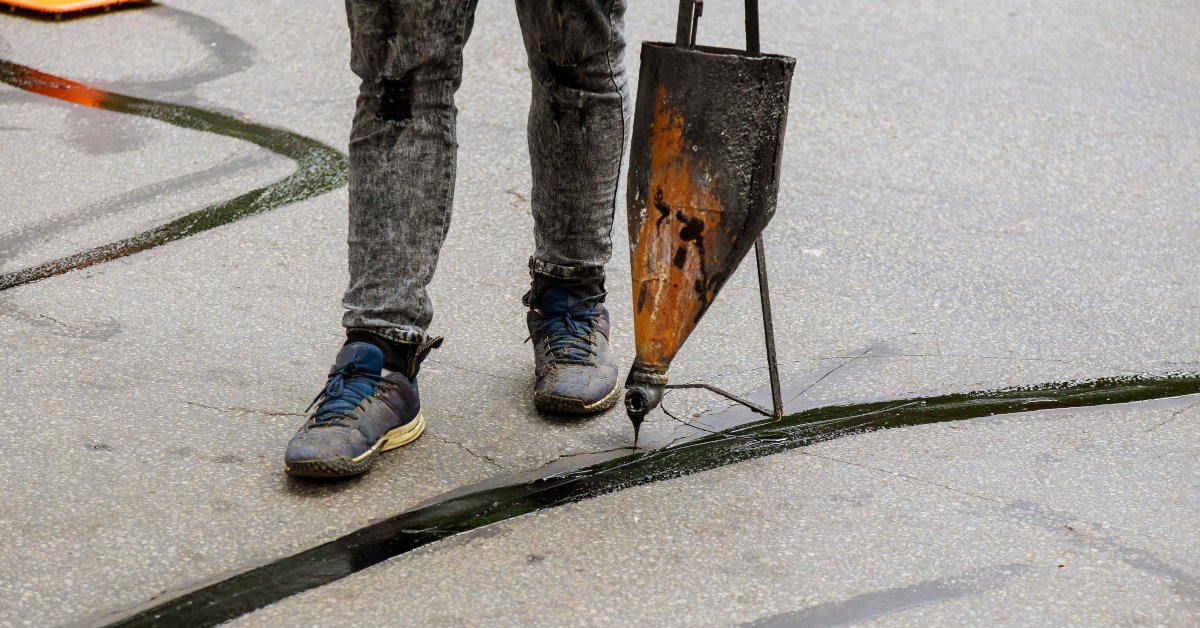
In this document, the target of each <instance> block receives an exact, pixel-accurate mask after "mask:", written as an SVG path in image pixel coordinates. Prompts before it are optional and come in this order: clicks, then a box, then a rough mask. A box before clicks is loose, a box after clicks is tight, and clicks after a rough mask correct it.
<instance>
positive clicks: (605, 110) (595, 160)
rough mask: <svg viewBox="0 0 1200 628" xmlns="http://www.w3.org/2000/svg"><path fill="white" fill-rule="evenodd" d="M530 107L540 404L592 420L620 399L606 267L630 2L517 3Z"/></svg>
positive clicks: (532, 318)
mask: <svg viewBox="0 0 1200 628" xmlns="http://www.w3.org/2000/svg"><path fill="white" fill-rule="evenodd" d="M517 14H518V16H519V18H520V21H521V30H522V33H523V35H524V40H525V49H526V51H527V53H528V55H529V69H530V74H531V76H532V79H533V81H532V82H533V97H532V99H531V102H530V107H529V128H528V133H529V158H530V164H531V167H532V175H533V193H532V195H531V204H532V206H533V217H534V222H535V241H536V250H535V251H534V254H533V256H532V257H530V260H529V268H530V272H531V274H532V275H533V287H532V288H531V290H530V293H529V294H528V295H526V300H525V302H526V305H528V306H529V307H530V309H531V311H530V313H529V316H528V321H527V322H528V325H529V332H530V335H531V337H532V339H533V341H534V357H535V364H536V366H535V374H536V382H535V385H534V402H535V405H536V406H537V407H538V408H539V409H541V410H543V411H548V412H568V413H591V412H598V411H601V410H605V409H607V408H609V407H611V406H612V405H613V403H615V401H616V399H617V392H618V387H617V369H616V366H615V365H614V364H613V363H612V360H611V357H610V356H609V348H608V337H609V319H608V312H607V310H605V308H604V305H603V301H604V296H605V292H604V265H605V264H606V263H607V262H608V260H609V258H610V257H611V253H612V228H613V211H614V210H615V207H616V194H617V181H618V177H619V176H620V172H621V160H622V157H623V153H624V148H625V140H626V133H627V126H628V125H627V117H628V116H627V110H626V107H627V97H626V91H627V87H626V79H625V68H624V51H625V41H624V32H623V31H624V14H625V2H624V0H577V1H574V2H560V1H556V0H517Z"/></svg>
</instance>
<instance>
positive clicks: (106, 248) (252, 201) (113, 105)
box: [0, 59, 347, 290]
mask: <svg viewBox="0 0 1200 628" xmlns="http://www.w3.org/2000/svg"><path fill="white" fill-rule="evenodd" d="M0 82H4V83H7V84H9V85H12V86H13V87H17V88H20V89H23V90H26V91H29V92H33V93H36V94H42V95H44V96H49V97H52V98H58V99H60V100H65V101H69V102H73V103H76V104H80V105H84V106H88V107H95V108H98V109H103V110H105V111H113V112H117V113H125V114H130V115H135V116H141V117H143V118H149V119H151V120H158V121H160V122H165V123H167V124H170V125H173V126H178V127H182V128H185V129H192V130H196V131H203V132H205V133H213V134H216V135H223V136H226V137H232V138H234V139H239V140H245V141H247V142H250V143H252V144H255V145H258V146H261V147H262V148H265V149H267V150H269V151H271V152H273V153H276V154H278V155H282V156H284V157H287V158H289V159H292V160H294V161H295V162H296V170H295V172H293V173H292V174H290V175H288V176H286V177H284V178H283V179H280V180H278V181H276V182H274V183H271V184H270V185H267V186H264V187H260V188H256V189H253V190H250V191H249V192H246V193H244V194H241V195H239V196H237V197H235V198H232V199H229V200H225V201H221V202H219V203H216V204H214V205H209V206H208V207H205V208H203V209H200V210H197V211H194V212H192V213H190V214H187V215H185V216H183V217H181V218H177V219H175V220H172V221H170V222H167V223H166V224H163V225H160V226H158V227H155V228H153V229H150V230H148V231H143V232H142V233H139V234H137V235H134V236H131V237H128V238H125V239H123V240H118V241H116V242H112V243H109V244H105V245H101V246H98V247H95V248H92V249H88V250H86V251H83V252H80V253H75V254H74V255H69V256H67V257H64V258H61V259H56V260H52V261H49V262H45V263H42V264H38V265H37V266H32V267H30V268H25V269H22V270H18V271H13V272H9V273H4V274H0V290H7V289H9V288H13V287H16V286H20V285H23V284H27V283H30V282H33V281H38V280H40V279H45V278H47V277H53V276H55V275H60V274H62V273H65V272H68V271H72V270H76V269H79V268H86V267H88V266H92V265H94V264H99V263H101V262H106V261H109V260H114V259H117V258H121V257H125V256H127V255H132V254H133V253H137V252H139V251H144V250H147V249H151V248H154V247H156V246H161V245H163V244H166V243H168V242H173V241H175V240H179V239H182V238H186V237H188V236H191V235H195V234H197V233H201V232H204V231H207V230H209V229H212V228H214V227H219V226H221V225H224V224H227V223H230V222H233V221H235V220H240V219H242V218H245V217H247V216H252V215H254V214H258V213H261V212H265V211H268V210H271V209H275V208H277V207H281V206H283V205H287V204H289V203H294V202H296V201H301V200H304V199H306V198H310V197H313V196H316V195H318V194H323V193H325V192H328V191H330V190H335V189H337V188H340V187H342V186H343V185H345V184H346V172H347V159H346V156H345V155H344V154H342V153H341V152H339V151H337V150H335V149H333V148H331V147H329V146H327V145H325V144H323V143H321V142H319V141H317V140H314V139H312V138H308V137H305V136H303V135H299V134H297V133H292V132H291V131H285V130H283V129H277V128H274V127H269V126H266V125H262V124H255V123H252V122H246V121H243V120H239V119H237V118H234V117H232V116H229V115H226V114H223V113H217V112H214V111H208V110H205V109H201V108H198V107H189V106H186V105H178V104H172V103H165V102H159V101H154V100H148V99H145V98H137V97H134V96H125V95H122V94H115V93H112V92H108V91H104V90H100V89H95V88H92V87H88V86H87V85H83V84H81V83H77V82H75V81H71V80H69V79H65V78H60V77H57V76H54V75H51V74H46V73H44V72H39V71H37V70H35V69H33V68H30V67H27V66H24V65H20V64H17V63H13V62H11V61H5V60H3V59H0Z"/></svg>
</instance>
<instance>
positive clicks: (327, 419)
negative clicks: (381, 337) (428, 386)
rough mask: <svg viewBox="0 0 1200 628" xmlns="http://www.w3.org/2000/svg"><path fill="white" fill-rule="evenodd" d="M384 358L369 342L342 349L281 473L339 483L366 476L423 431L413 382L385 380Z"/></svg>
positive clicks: (395, 375)
mask: <svg viewBox="0 0 1200 628" xmlns="http://www.w3.org/2000/svg"><path fill="white" fill-rule="evenodd" d="M382 370H383V352H381V351H380V350H379V347H376V346H375V345H373V344H371V343H368V342H352V343H349V344H347V345H346V346H344V347H342V350H341V351H340V352H338V355H337V359H336V360H335V361H334V364H333V368H332V369H330V370H329V380H328V381H327V382H326V383H325V389H324V390H322V391H321V393H320V394H318V395H317V397H316V398H315V399H313V402H312V403H311V404H310V405H309V409H312V408H313V406H316V411H314V412H313V413H312V415H311V416H309V418H308V420H307V421H306V422H305V423H304V426H303V427H301V428H300V431H299V432H297V433H296V435H295V436H293V437H292V440H291V442H290V443H288V446H287V452H286V453H285V454H284V467H283V470H284V471H285V472H286V473H287V474H288V475H291V476H295V477H306V478H337V477H348V476H352V475H358V474H360V473H365V472H367V470H369V469H370V468H371V467H372V466H373V465H374V464H375V460H376V459H377V458H378V457H379V454H380V453H382V452H385V451H390V450H392V449H395V448H397V447H400V446H402V445H407V444H409V443H411V442H413V441H414V440H416V439H417V437H418V436H420V435H421V433H422V432H424V431H425V419H424V417H422V416H421V400H420V398H419V397H418V396H417V385H416V378H415V377H412V378H410V377H407V376H405V375H404V374H403V373H400V372H395V373H391V374H389V375H388V376H386V377H384V376H383V375H381V372H382Z"/></svg>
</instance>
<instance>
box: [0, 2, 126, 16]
mask: <svg viewBox="0 0 1200 628" xmlns="http://www.w3.org/2000/svg"><path fill="white" fill-rule="evenodd" d="M146 1H147V0H0V4H7V5H10V6H14V7H17V8H19V9H29V10H30V11H41V12H43V13H73V12H75V11H86V10H88V9H99V8H104V7H110V6H112V5H114V4H128V3H131V2H146Z"/></svg>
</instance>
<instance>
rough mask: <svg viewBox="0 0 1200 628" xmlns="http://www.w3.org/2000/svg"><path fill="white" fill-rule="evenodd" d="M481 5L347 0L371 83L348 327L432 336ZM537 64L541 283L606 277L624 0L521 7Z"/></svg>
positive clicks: (460, 0) (361, 142)
mask: <svg viewBox="0 0 1200 628" xmlns="http://www.w3.org/2000/svg"><path fill="white" fill-rule="evenodd" d="M475 4H476V0H346V14H347V17H348V20H349V23H350V35H351V56H350V67H351V69H352V70H353V71H354V73H355V74H357V75H358V77H359V78H361V79H362V84H361V87H360V89H359V96H358V104H357V108H356V110H355V113H354V126H353V129H352V130H351V134H350V235H349V242H348V243H349V247H350V256H349V261H350V285H349V287H348V288H347V290H346V294H345V297H344V299H343V305H344V307H345V308H346V314H345V317H344V319H343V325H344V326H345V327H346V328H347V329H348V330H351V331H353V330H361V331H367V332H370V333H373V334H376V335H379V336H382V337H384V338H386V339H388V340H391V341H393V342H398V343H404V344H412V343H421V342H424V341H425V340H426V339H427V336H426V329H427V328H428V326H429V323H430V321H431V320H432V319H433V308H432V306H431V305H430V302H429V296H428V294H427V293H426V286H427V285H428V284H429V282H430V280H431V279H432V278H433V272H434V267H435V266H436V264H437V258H438V252H439V250H440V249H441V247H442V243H443V242H444V240H445V238H446V230H447V228H448V227H449V224H450V209H451V205H452V203H453V195H454V177H455V152H456V149H457V147H458V143H457V141H456V139H455V117H456V114H457V109H456V108H455V106H454V93H455V91H456V90H457V89H458V86H459V85H460V83H461V81H462V50H463V45H464V44H465V43H466V41H467V37H468V36H469V34H470V32H471V26H472V23H473V21H474V13H475ZM516 4H517V14H518V17H519V19H520V24H521V31H522V34H523V39H524V42H525V50H526V52H527V54H528V57H529V70H530V74H531V76H532V84H533V98H532V101H531V103H530V107H529V126H528V131H527V133H528V142H529V160H530V166H531V169H532V175H533V191H532V194H531V195H530V204H531V205H532V209H533V218H534V225H535V229H534V234H535V243H536V249H535V250H534V252H533V255H532V256H531V257H530V259H529V268H530V271H531V272H532V273H534V275H535V277H537V276H541V277H545V278H549V279H551V280H554V279H561V280H580V279H599V280H601V281H602V279H603V276H604V265H605V264H606V263H607V262H608V260H609V257H610V256H611V250H612V226H613V210H614V208H615V204H616V192H617V178H618V175H619V171H620V168H621V159H622V157H623V151H624V147H625V140H626V127H627V125H628V122H627V118H628V115H627V101H628V99H627V84H626V79H625V67H624V51H625V41H624V32H623V31H624V14H625V0H516Z"/></svg>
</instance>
